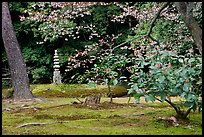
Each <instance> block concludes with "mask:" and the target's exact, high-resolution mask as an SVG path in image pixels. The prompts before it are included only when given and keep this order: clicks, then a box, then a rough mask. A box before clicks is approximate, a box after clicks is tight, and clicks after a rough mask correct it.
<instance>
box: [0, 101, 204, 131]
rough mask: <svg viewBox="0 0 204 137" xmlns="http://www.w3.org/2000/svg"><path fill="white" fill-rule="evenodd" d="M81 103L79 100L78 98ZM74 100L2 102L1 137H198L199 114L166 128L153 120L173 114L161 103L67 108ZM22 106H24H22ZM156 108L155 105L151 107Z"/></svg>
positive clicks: (200, 128)
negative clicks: (172, 136) (164, 136)
mask: <svg viewBox="0 0 204 137" xmlns="http://www.w3.org/2000/svg"><path fill="white" fill-rule="evenodd" d="M80 99H83V98H80ZM73 100H74V98H44V99H43V101H35V102H26V103H27V105H26V107H25V108H23V107H22V103H19V104H17V103H6V102H3V108H11V111H3V112H2V128H3V134H12V135H17V134H18V135H26V134H29V135H31V134H32V135H40V134H41V135H55V134H57V135H71V134H74V135H86V134H89V135H93V134H94V135H160V134H161V135H177V134H180V135H187V134H188V135H201V134H202V113H198V112H192V113H191V114H190V119H189V121H179V122H180V123H179V125H178V126H172V125H168V123H166V122H165V121H163V120H160V119H158V118H157V117H170V116H173V115H174V114H175V112H174V110H173V109H171V108H169V107H168V106H167V105H166V104H165V103H164V104H163V103H148V104H147V103H141V104H139V105H136V104H129V105H127V104H126V103H120V104H117V103H115V102H113V103H112V104H110V103H109V102H108V101H107V100H109V98H105V97H102V99H101V104H99V105H92V106H89V105H83V104H74V105H70V104H69V102H70V101H73ZM23 104H25V103H23ZM153 104H156V105H153ZM34 108H35V109H34ZM29 122H55V123H53V124H47V125H37V126H34V125H30V126H26V127H21V128H16V126H19V125H21V124H25V123H29Z"/></svg>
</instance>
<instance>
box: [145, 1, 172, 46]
mask: <svg viewBox="0 0 204 137" xmlns="http://www.w3.org/2000/svg"><path fill="white" fill-rule="evenodd" d="M169 3H170V2H166V3H165V4H164V5H163V6H162V7H161V8H160V9H159V10H158V12H157V13H156V14H155V16H154V18H153V20H152V22H151V24H150V28H149V31H148V32H147V36H148V37H150V38H151V39H152V40H153V41H156V44H159V41H158V40H156V39H155V38H153V37H152V36H151V35H150V34H151V32H152V29H153V27H154V25H155V22H156V19H157V18H158V17H159V15H160V13H161V12H162V10H163V9H164V8H165V7H167V6H168V5H169Z"/></svg>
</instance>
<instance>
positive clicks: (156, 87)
mask: <svg viewBox="0 0 204 137" xmlns="http://www.w3.org/2000/svg"><path fill="white" fill-rule="evenodd" d="M139 61H140V62H139V63H140V68H143V67H144V65H142V64H144V63H146V62H145V61H144V60H139ZM192 61H193V62H194V63H193V65H192ZM149 62H150V67H149V68H150V70H149V73H144V72H143V71H141V70H140V71H138V69H134V68H133V69H134V70H133V72H137V73H138V74H137V75H134V74H133V76H132V79H131V81H132V83H131V89H130V90H129V95H131V96H133V97H134V98H135V100H136V102H138V101H139V98H140V97H141V96H145V100H146V101H147V102H148V101H155V98H157V97H160V100H161V101H166V99H167V96H181V97H184V100H185V101H184V103H183V104H182V105H184V106H186V107H188V108H189V109H193V110H194V111H195V110H196V109H198V108H200V107H201V102H200V100H199V99H198V98H199V96H200V95H201V89H200V86H201V85H199V84H200V83H197V84H196V82H198V81H199V80H201V66H202V62H201V56H197V57H192V58H190V59H189V58H185V57H184V56H182V55H180V56H178V55H175V54H172V52H168V51H158V53H157V54H156V55H154V56H152V57H151V60H150V61H149ZM177 107H178V108H179V105H178V106H177Z"/></svg>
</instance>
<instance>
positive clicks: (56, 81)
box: [53, 50, 62, 84]
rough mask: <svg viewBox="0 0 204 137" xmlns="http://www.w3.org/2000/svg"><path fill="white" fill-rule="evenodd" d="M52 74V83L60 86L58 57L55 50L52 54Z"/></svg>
mask: <svg viewBox="0 0 204 137" xmlns="http://www.w3.org/2000/svg"><path fill="white" fill-rule="evenodd" d="M53 61H54V66H53V69H54V72H53V83H54V84H61V83H62V82H61V75H60V70H59V68H60V65H59V56H58V55H57V50H55V54H54V60H53Z"/></svg>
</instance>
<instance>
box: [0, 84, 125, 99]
mask: <svg viewBox="0 0 204 137" xmlns="http://www.w3.org/2000/svg"><path fill="white" fill-rule="evenodd" d="M30 88H31V91H32V93H33V95H34V96H41V97H47V98H49V97H86V96H89V95H94V94H99V93H100V94H101V95H102V96H104V97H109V95H110V94H109V91H108V87H107V86H105V85H97V86H96V87H89V86H88V85H86V84H58V85H56V84H34V85H31V86H30ZM111 91H112V92H113V97H121V96H124V95H127V89H126V88H125V87H123V86H111ZM2 93H3V96H4V98H9V97H11V96H12V93H13V89H2Z"/></svg>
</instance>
